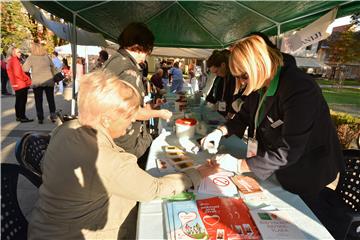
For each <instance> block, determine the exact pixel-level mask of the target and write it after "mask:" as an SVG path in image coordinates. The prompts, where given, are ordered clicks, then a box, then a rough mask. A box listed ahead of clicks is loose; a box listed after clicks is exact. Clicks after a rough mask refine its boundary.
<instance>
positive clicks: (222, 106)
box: [218, 101, 226, 112]
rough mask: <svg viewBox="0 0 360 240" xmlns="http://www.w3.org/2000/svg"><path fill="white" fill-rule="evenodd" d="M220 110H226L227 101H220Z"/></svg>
mask: <svg viewBox="0 0 360 240" xmlns="http://www.w3.org/2000/svg"><path fill="white" fill-rule="evenodd" d="M218 111H220V112H225V111H226V102H225V101H219V102H218Z"/></svg>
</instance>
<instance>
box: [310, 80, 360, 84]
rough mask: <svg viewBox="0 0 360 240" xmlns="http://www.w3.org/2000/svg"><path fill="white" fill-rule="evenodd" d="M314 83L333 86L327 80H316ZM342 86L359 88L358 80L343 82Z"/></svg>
mask: <svg viewBox="0 0 360 240" xmlns="http://www.w3.org/2000/svg"><path fill="white" fill-rule="evenodd" d="M316 82H317V83H318V84H320V85H334V81H333V80H329V79H316ZM343 85H344V86H360V81H359V80H344V83H343Z"/></svg>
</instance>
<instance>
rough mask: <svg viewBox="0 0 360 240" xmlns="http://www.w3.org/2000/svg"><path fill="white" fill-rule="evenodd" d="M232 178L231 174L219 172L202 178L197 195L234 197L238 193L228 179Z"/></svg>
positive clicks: (232, 174)
mask: <svg viewBox="0 0 360 240" xmlns="http://www.w3.org/2000/svg"><path fill="white" fill-rule="evenodd" d="M232 176H234V173H232V172H219V173H216V174H213V175H210V176H208V177H206V178H203V179H202V180H201V182H200V185H199V188H198V193H200V194H209V195H215V196H227V197H232V196H236V195H237V194H238V191H237V188H236V186H235V184H234V183H233V182H232V181H231V179H230V177H232Z"/></svg>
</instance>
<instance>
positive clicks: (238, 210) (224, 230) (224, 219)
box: [196, 197, 260, 240]
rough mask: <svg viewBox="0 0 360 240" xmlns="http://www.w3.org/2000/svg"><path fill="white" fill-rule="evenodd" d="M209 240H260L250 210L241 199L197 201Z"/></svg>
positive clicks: (216, 198)
mask: <svg viewBox="0 0 360 240" xmlns="http://www.w3.org/2000/svg"><path fill="white" fill-rule="evenodd" d="M196 202H197V206H198V209H199V213H200V216H201V219H202V221H203V223H204V225H205V227H206V231H207V233H208V236H209V239H210V240H211V239H214V240H219V239H224V240H225V239H260V234H259V232H258V230H257V228H256V226H255V224H254V222H253V221H252V219H251V217H250V214H249V210H248V208H247V207H246V205H245V204H244V202H243V201H242V200H241V199H239V198H218V197H214V198H208V199H202V200H197V201H196Z"/></svg>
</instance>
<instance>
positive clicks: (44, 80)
mask: <svg viewBox="0 0 360 240" xmlns="http://www.w3.org/2000/svg"><path fill="white" fill-rule="evenodd" d="M23 70H24V71H25V72H29V71H30V70H31V79H32V88H33V91H34V96H35V106H36V113H37V117H38V123H39V124H43V123H44V110H43V92H45V94H46V99H47V102H48V105H49V111H50V120H51V121H52V122H53V123H55V121H56V118H57V117H56V113H55V111H56V106H55V98H54V85H55V83H54V80H53V77H54V75H55V72H56V71H55V67H54V64H53V62H52V60H51V59H50V57H49V56H48V55H47V52H46V50H45V49H44V48H43V47H42V46H41V44H40V43H33V44H32V46H31V55H30V56H29V57H28V58H27V59H26V61H25V63H24V65H23Z"/></svg>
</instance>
